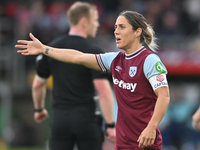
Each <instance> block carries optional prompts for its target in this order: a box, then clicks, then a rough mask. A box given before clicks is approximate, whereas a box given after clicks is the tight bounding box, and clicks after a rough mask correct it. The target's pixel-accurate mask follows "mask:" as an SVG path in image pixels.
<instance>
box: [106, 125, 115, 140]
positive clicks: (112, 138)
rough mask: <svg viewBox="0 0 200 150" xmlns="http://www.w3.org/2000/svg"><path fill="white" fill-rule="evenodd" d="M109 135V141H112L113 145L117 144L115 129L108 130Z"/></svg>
mask: <svg viewBox="0 0 200 150" xmlns="http://www.w3.org/2000/svg"><path fill="white" fill-rule="evenodd" d="M106 133H107V136H106V137H107V139H108V140H109V141H111V142H112V143H116V131H115V128H107V129H106Z"/></svg>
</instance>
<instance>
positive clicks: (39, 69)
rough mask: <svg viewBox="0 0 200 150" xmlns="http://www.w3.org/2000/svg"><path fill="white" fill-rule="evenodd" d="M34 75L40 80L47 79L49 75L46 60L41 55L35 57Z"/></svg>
mask: <svg viewBox="0 0 200 150" xmlns="http://www.w3.org/2000/svg"><path fill="white" fill-rule="evenodd" d="M36 73H37V75H38V76H39V77H41V78H48V77H49V76H50V74H51V72H50V69H49V66H48V63H47V58H46V57H45V56H44V55H42V54H40V55H38V56H37V57H36Z"/></svg>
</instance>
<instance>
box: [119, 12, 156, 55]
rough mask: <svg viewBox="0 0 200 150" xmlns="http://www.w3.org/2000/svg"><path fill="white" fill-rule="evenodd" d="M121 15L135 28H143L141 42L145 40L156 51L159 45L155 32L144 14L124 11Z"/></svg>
mask: <svg viewBox="0 0 200 150" xmlns="http://www.w3.org/2000/svg"><path fill="white" fill-rule="evenodd" d="M119 16H124V17H125V18H126V19H127V21H128V23H129V24H130V25H131V26H132V28H133V30H137V29H138V28H141V29H142V33H141V35H140V43H143V42H145V43H146V44H147V45H148V46H149V48H150V49H151V50H152V51H154V52H156V49H157V48H158V45H157V44H156V42H155V40H156V38H155V33H154V31H153V29H152V27H151V26H150V25H149V24H147V21H146V19H145V18H144V16H143V15H141V14H140V13H138V12H135V11H123V12H121V13H120V14H119Z"/></svg>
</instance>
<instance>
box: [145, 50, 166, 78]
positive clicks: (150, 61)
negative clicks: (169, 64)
mask: <svg viewBox="0 0 200 150" xmlns="http://www.w3.org/2000/svg"><path fill="white" fill-rule="evenodd" d="M143 70H144V74H145V76H146V78H147V79H149V78H151V77H152V76H154V75H158V74H167V69H166V67H165V66H164V64H163V63H162V62H161V60H160V58H159V57H158V56H157V55H156V54H150V55H149V56H147V58H146V59H145V62H144V66H143Z"/></svg>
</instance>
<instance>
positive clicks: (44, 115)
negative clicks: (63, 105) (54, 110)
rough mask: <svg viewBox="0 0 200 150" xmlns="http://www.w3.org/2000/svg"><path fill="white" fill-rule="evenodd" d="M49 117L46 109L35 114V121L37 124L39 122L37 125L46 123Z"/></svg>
mask: <svg viewBox="0 0 200 150" xmlns="http://www.w3.org/2000/svg"><path fill="white" fill-rule="evenodd" d="M48 117H49V115H48V111H47V110H46V109H43V110H42V111H41V112H35V113H34V119H35V122H37V123H40V122H42V121H44V120H45V119H46V118H48Z"/></svg>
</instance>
